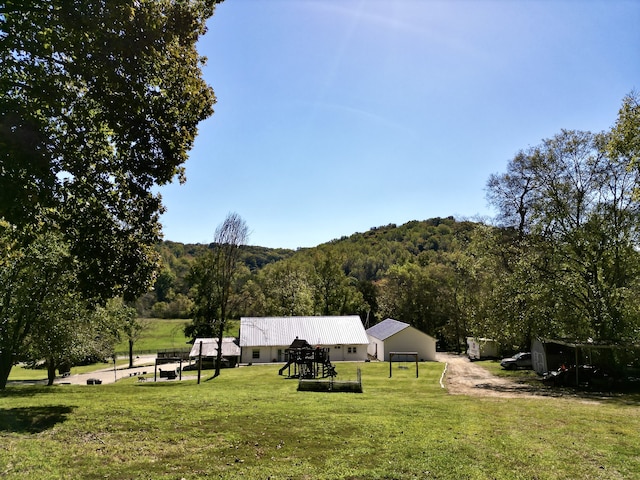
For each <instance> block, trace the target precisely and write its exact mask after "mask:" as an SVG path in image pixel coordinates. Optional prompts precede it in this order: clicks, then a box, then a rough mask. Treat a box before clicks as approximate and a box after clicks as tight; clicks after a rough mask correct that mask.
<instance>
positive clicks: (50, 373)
mask: <svg viewBox="0 0 640 480" xmlns="http://www.w3.org/2000/svg"><path fill="white" fill-rule="evenodd" d="M55 379H56V362H55V360H53V359H52V358H48V359H47V386H48V387H50V386H51V385H53V382H54V380H55Z"/></svg>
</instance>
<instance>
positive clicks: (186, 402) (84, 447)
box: [0, 363, 640, 480]
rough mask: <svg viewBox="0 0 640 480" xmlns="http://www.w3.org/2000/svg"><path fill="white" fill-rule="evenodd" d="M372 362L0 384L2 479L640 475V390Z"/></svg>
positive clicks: (614, 477)
mask: <svg viewBox="0 0 640 480" xmlns="http://www.w3.org/2000/svg"><path fill="white" fill-rule="evenodd" d="M357 367H360V368H361V369H362V382H363V388H364V393H362V394H356V393H316V392H297V391H296V387H297V382H296V381H294V380H286V379H285V378H284V377H280V376H278V374H277V370H278V368H277V366H274V365H270V366H251V367H242V368H236V369H233V370H223V371H222V375H221V376H220V377H219V378H217V379H215V380H212V381H207V382H203V383H202V384H200V385H197V384H196V383H195V382H194V381H185V382H182V383H180V382H177V381H175V382H162V383H156V384H153V383H134V382H133V381H129V380H127V381H125V383H117V384H112V385H100V386H69V385H65V386H55V387H49V388H47V387H40V386H36V387H34V386H23V387H14V386H12V387H9V388H7V389H6V390H5V391H4V392H0V477H2V478H9V479H13V478H24V479H26V478H29V479H52V478H55V479H76V478H78V479H80V478H82V479H98V478H100V479H105V478H106V479H143V478H144V479H178V480H179V479H187V480H189V479H199V478H223V479H240V478H242V479H251V480H253V479H415V478H420V479H423V478H425V479H426V478H438V479H456V480H460V479H530V480H531V479H607V480H609V479H634V478H640V408H639V406H640V403H639V398H638V396H633V395H627V396H618V397H613V398H608V399H603V400H594V399H586V398H584V399H582V398H580V397H578V398H575V397H571V398H550V397H546V398H545V397H542V398H534V399H498V398H477V397H465V396H453V395H449V394H447V392H446V391H445V390H443V389H441V388H440V385H439V379H440V376H441V374H442V369H443V365H442V364H438V363H422V364H420V377H419V378H415V370H414V369H413V368H412V367H411V366H410V367H409V368H408V369H401V368H398V366H395V369H394V373H393V378H389V367H388V364H385V363H366V364H352V363H348V364H347V363H345V364H341V363H339V364H337V370H338V373H339V378H342V379H345V380H350V379H354V378H355V376H356V368H357Z"/></svg>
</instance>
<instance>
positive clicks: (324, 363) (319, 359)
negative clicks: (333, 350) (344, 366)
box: [278, 337, 338, 378]
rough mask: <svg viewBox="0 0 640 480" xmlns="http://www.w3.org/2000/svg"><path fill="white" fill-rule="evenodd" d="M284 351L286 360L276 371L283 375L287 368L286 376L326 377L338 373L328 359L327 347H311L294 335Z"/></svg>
mask: <svg viewBox="0 0 640 480" xmlns="http://www.w3.org/2000/svg"><path fill="white" fill-rule="evenodd" d="M285 352H286V354H287V358H288V361H287V363H286V364H285V365H284V366H283V367H282V368H281V369H280V371H279V372H278V373H279V374H280V375H283V373H284V371H285V370H287V369H288V374H287V378H326V377H335V376H336V375H337V374H338V373H337V372H336V369H335V367H334V366H333V365H331V361H330V360H329V349H328V348H322V347H312V346H311V345H309V343H308V342H307V341H306V340H301V339H299V338H298V337H296V339H295V340H294V341H293V343H292V344H291V345H290V346H289V348H287V349H286V350H285ZM291 367H293V373H292V372H291Z"/></svg>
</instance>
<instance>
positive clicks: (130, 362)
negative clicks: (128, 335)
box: [129, 339, 133, 368]
mask: <svg viewBox="0 0 640 480" xmlns="http://www.w3.org/2000/svg"><path fill="white" fill-rule="evenodd" d="M129 368H133V340H132V339H129Z"/></svg>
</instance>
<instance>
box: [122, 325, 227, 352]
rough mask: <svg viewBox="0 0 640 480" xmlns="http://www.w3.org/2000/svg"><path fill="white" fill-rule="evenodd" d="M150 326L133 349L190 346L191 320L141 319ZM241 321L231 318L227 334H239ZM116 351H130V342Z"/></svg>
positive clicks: (140, 350) (146, 349) (162, 348)
mask: <svg viewBox="0 0 640 480" xmlns="http://www.w3.org/2000/svg"><path fill="white" fill-rule="evenodd" d="M141 321H143V322H145V323H146V324H147V325H148V326H147V328H146V329H145V330H144V331H143V332H142V334H141V335H140V339H139V340H138V341H137V342H135V344H134V346H133V349H134V353H135V352H157V351H158V350H165V349H172V348H190V347H191V345H190V344H187V341H188V340H190V339H188V338H186V337H185V336H184V326H185V325H186V324H187V323H189V322H190V320H187V319H184V318H182V319H181V318H178V319H165V318H145V319H141ZM239 323H240V322H238V321H234V320H230V321H229V322H228V325H227V329H226V335H228V336H231V337H237V336H239V329H240V325H239ZM115 349H116V352H121V353H127V354H128V352H129V343H128V341H127V340H126V339H124V340H123V341H122V342H120V343H119V344H117V345H116V347H115Z"/></svg>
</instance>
